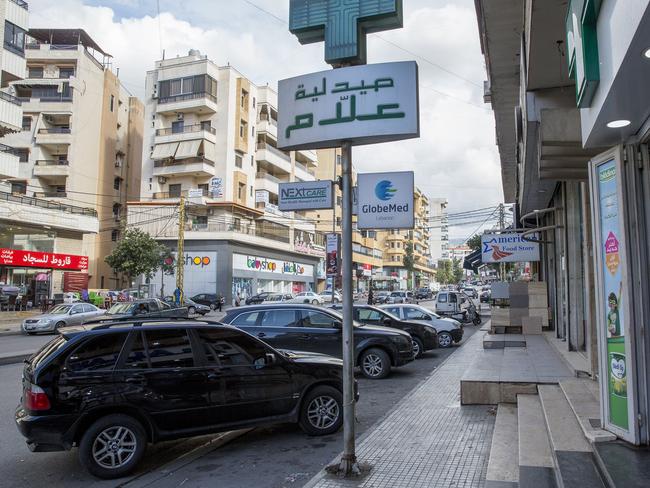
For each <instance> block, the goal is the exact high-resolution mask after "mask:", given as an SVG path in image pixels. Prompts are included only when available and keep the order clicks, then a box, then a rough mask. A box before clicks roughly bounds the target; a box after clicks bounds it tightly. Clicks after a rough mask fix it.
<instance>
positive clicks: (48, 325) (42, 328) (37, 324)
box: [22, 303, 106, 335]
mask: <svg viewBox="0 0 650 488" xmlns="http://www.w3.org/2000/svg"><path fill="white" fill-rule="evenodd" d="M105 314H106V311H105V310H102V309H100V308H97V307H95V306H94V305H92V304H90V303H63V304H60V305H55V306H54V307H52V308H51V309H49V310H48V311H47V312H46V313H44V314H42V315H37V316H36V317H32V318H29V319H25V320H23V323H22V331H23V332H24V333H25V334H29V335H31V334H35V333H37V332H56V331H57V330H58V329H59V328H61V327H65V326H66V325H78V324H82V323H84V322H85V321H86V320H91V319H95V318H98V317H101V316H103V315H105Z"/></svg>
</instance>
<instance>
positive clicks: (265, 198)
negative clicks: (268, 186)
mask: <svg viewBox="0 0 650 488" xmlns="http://www.w3.org/2000/svg"><path fill="white" fill-rule="evenodd" d="M255 203H264V204H265V205H266V204H268V203H269V192H268V191H267V190H255Z"/></svg>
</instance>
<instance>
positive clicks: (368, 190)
mask: <svg viewBox="0 0 650 488" xmlns="http://www.w3.org/2000/svg"><path fill="white" fill-rule="evenodd" d="M357 184H358V198H357V200H358V202H357V212H358V213H357V217H358V220H357V226H358V228H359V229H412V228H413V226H414V217H413V193H414V183H413V172H412V171H398V172H394V173H363V174H360V175H359V176H358V178H357Z"/></svg>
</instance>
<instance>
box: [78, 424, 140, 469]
mask: <svg viewBox="0 0 650 488" xmlns="http://www.w3.org/2000/svg"><path fill="white" fill-rule="evenodd" d="M146 444H147V436H146V434H145V431H144V428H143V427H142V425H141V424H140V422H138V421H137V420H135V419H134V418H133V417H129V416H127V415H121V414H116V415H107V416H106V417H102V418H100V419H99V420H97V421H96V422H95V423H94V424H92V425H91V426H90V427H89V428H88V430H86V432H85V433H84V435H83V437H82V438H81V442H80V443H79V460H80V461H81V464H83V465H84V467H85V468H86V469H87V470H88V471H89V472H90V473H91V474H92V475H94V476H97V477H98V478H103V479H114V478H120V477H122V476H124V475H126V474H128V473H129V472H131V471H132V470H133V469H134V468H135V467H136V466H137V464H138V463H139V462H140V459H142V456H143V455H144V451H145V449H146Z"/></svg>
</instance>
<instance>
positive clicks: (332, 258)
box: [325, 234, 341, 276]
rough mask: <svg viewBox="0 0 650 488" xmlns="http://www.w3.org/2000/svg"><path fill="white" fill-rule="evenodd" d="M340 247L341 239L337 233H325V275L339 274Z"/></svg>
mask: <svg viewBox="0 0 650 488" xmlns="http://www.w3.org/2000/svg"><path fill="white" fill-rule="evenodd" d="M340 247H341V239H340V237H339V235H338V234H326V235H325V271H326V273H327V276H337V275H338V274H339V258H340V254H339V249H340Z"/></svg>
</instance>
